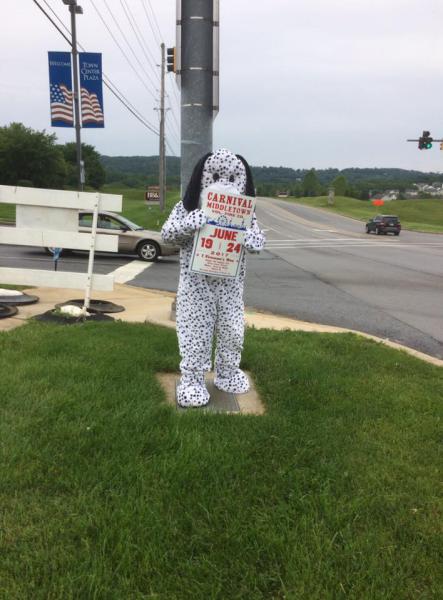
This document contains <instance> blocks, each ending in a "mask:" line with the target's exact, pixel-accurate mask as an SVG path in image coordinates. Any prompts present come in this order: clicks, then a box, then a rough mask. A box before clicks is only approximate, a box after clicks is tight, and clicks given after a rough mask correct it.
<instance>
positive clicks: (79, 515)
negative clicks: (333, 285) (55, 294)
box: [0, 322, 443, 600]
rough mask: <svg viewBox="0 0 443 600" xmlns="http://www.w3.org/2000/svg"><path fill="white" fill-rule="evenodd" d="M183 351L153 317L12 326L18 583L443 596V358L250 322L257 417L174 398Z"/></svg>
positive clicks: (5, 377) (6, 563)
mask: <svg viewBox="0 0 443 600" xmlns="http://www.w3.org/2000/svg"><path fill="white" fill-rule="evenodd" d="M178 363H179V356H178V352H177V344H176V337H175V332H174V331H173V330H168V329H163V328H160V327H155V326H148V325H134V324H125V323H117V322H116V323H109V324H107V323H101V324H94V323H86V324H84V325H78V326H71V327H69V328H64V327H63V326H52V325H46V324H41V323H31V324H28V325H26V326H24V327H21V328H18V329H15V330H13V331H10V332H7V333H2V334H1V335H0V382H1V388H0V389H1V393H0V397H1V403H0V407H1V415H0V449H1V460H2V464H1V474H2V475H1V478H0V506H1V507H2V511H1V520H2V521H1V529H0V536H1V538H0V543H1V546H2V547H1V556H2V559H1V561H0V582H1V583H0V589H1V593H0V596H1V597H2V598H7V599H8V600H16V599H17V600H18V599H20V600H24V599H32V600H39V599H42V600H43V599H45V600H46V599H47V598H53V599H59V598H60V599H61V598H63V600H65V599H71V598H72V599H74V598H79V599H83V598H84V599H90V598H91V599H92V598H96V599H106V600H114V599H115V600H121V599H131V600H142V599H143V600H144V599H147V598H153V599H154V598H155V599H161V600H188V599H189V600H200V599H201V600H208V599H221V600H225V599H227V600H236V599H238V600H245V599H246V600H249V599H251V600H256V599H257V600H258V599H264V600H271V599H283V598H285V599H290V600H305V599H306V600H329V599H341V598H343V599H349V598H352V599H355V600H362V599H373V600H380V599H388V598H389V599H392V600H394V599H395V600H403V599H404V600H406V599H408V600H409V599H410V600H416V599H422V600H425V599H426V600H428V599H431V598H432V599H434V598H435V599H437V598H441V589H442V586H443V581H442V576H441V555H439V553H440V552H441V549H442V545H441V542H442V540H441V503H440V502H439V496H438V490H439V487H438V486H439V483H440V480H441V474H440V475H439V472H438V471H439V466H441V455H440V457H439V451H440V450H441V445H440V444H441V417H442V409H441V399H442V397H443V371H442V370H441V369H438V368H437V367H433V366H431V365H429V364H426V363H423V362H420V361H418V360H417V359H414V358H412V357H410V356H407V355H406V354H404V353H401V352H398V351H395V350H392V349H389V348H386V347H383V346H380V345H378V344H376V343H375V342H372V341H369V340H363V339H361V338H358V337H356V336H354V335H352V334H345V335H326V334H323V335H320V334H309V333H296V332H290V331H284V332H271V331H265V330H262V331H258V330H249V331H248V332H247V335H246V343H245V351H244V355H243V366H244V367H245V368H247V369H249V370H251V371H252V373H253V374H254V377H255V379H256V383H257V386H258V388H259V390H260V392H261V394H262V397H263V398H264V400H265V403H266V405H267V410H268V414H267V415H266V416H264V417H246V416H243V417H240V416H229V415H205V414H203V413H202V412H200V411H198V410H196V411H191V412H187V413H186V414H177V412H176V411H175V410H174V409H173V408H170V407H168V406H166V405H165V404H164V402H163V400H164V396H163V392H162V390H161V388H160V386H159V384H158V383H157V381H156V379H155V373H156V372H157V371H177V369H178Z"/></svg>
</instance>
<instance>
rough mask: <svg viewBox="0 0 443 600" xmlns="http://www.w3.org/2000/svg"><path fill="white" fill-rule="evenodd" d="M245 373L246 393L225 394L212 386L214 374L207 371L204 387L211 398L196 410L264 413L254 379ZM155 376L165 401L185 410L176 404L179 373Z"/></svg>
mask: <svg viewBox="0 0 443 600" xmlns="http://www.w3.org/2000/svg"><path fill="white" fill-rule="evenodd" d="M247 375H248V377H249V381H250V383H251V389H250V390H249V392H247V393H246V394H227V393H226V392H222V391H220V390H218V389H217V388H216V387H215V386H214V374H213V373H208V374H207V375H206V387H207V389H208V392H209V394H210V396H211V399H210V401H209V404H208V406H205V407H202V408H200V409H198V410H201V411H203V412H207V413H225V414H241V415H264V414H265V412H266V411H265V407H264V405H263V403H262V401H261V399H260V396H259V395H258V392H257V390H256V389H255V385H254V380H253V379H252V377H251V374H250V373H247ZM156 377H157V379H158V381H159V383H160V385H161V386H162V387H163V389H164V391H165V393H166V401H167V403H168V404H170V405H171V406H175V407H176V408H177V410H178V411H179V412H180V413H182V412H183V413H185V412H187V411H188V410H189V409H187V408H181V407H179V406H177V402H176V386H177V384H178V382H179V379H180V375H179V374H177V373H157V375H156ZM191 410H192V409H191Z"/></svg>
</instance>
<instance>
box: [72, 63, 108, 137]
mask: <svg viewBox="0 0 443 600" xmlns="http://www.w3.org/2000/svg"><path fill="white" fill-rule="evenodd" d="M78 56H79V63H80V64H79V67H80V99H81V113H82V127H85V128H89V129H91V128H97V127H99V128H102V127H104V126H105V118H104V116H103V84H102V55H101V54H99V53H96V52H80V53H79V55H78Z"/></svg>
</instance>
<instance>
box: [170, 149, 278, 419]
mask: <svg viewBox="0 0 443 600" xmlns="http://www.w3.org/2000/svg"><path fill="white" fill-rule="evenodd" d="M215 182H216V183H217V185H219V186H226V187H227V188H229V189H230V190H231V192H232V190H233V189H234V190H235V192H236V193H238V194H240V195H241V194H244V195H248V196H255V190H254V184H253V181H252V175H251V171H250V168H249V165H248V163H247V162H246V161H245V159H244V158H243V157H241V156H238V155H235V154H232V152H230V151H229V150H225V149H220V150H217V152H215V153H210V154H207V155H205V156H204V157H203V158H202V159H201V160H200V161H199V162H198V163H197V165H196V167H195V169H194V171H193V174H192V176H191V179H190V182H189V185H188V188H187V190H186V193H185V196H184V198H183V201H181V202H178V203H177V204H176V205H175V207H174V208H173V210H172V212H171V214H170V216H169V218H168V220H167V221H166V223H165V224H164V226H163V228H162V232H161V234H162V238H163V240H164V241H165V242H172V243H174V244H177V245H179V246H180V281H179V286H178V293H177V335H178V342H179V349H180V356H181V359H182V360H181V362H180V371H181V378H180V383H179V385H178V387H177V402H178V404H179V405H180V406H183V407H197V406H204V405H206V404H207V403H208V402H209V392H208V390H207V389H206V386H205V372H206V371H210V370H211V355H212V340H213V336H214V334H215V336H216V351H215V378H214V384H215V386H216V387H217V388H219V389H220V390H223V391H225V392H232V393H236V394H241V393H245V392H247V391H248V390H249V381H248V378H247V376H246V375H245V373H243V371H241V370H240V368H239V365H240V359H241V351H242V349H243V335H244V304H243V286H244V279H245V272H246V264H245V254H244V253H243V256H242V259H241V265H240V270H239V275H238V277H237V278H235V279H229V278H222V277H212V276H208V275H201V274H199V273H192V272H190V271H189V267H190V262H191V256H192V248H193V243H194V234H195V233H196V231H198V230H199V229H200V228H201V227H203V225H204V224H205V223H206V216H205V214H204V212H203V211H202V210H201V209H200V208H199V199H200V194H201V192H202V191H203V190H204V189H205V188H207V187H209V186H210V185H214V183H215ZM265 241H266V240H265V236H264V234H263V232H262V231H261V230H260V229H259V227H258V224H257V219H256V217H255V214H254V216H253V220H252V225H251V228H250V229H247V230H246V233H245V239H244V247H245V248H246V250H248V251H249V252H251V253H256V252H260V250H262V249H263V247H264V245H265Z"/></svg>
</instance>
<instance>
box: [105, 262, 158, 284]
mask: <svg viewBox="0 0 443 600" xmlns="http://www.w3.org/2000/svg"><path fill="white" fill-rule="evenodd" d="M153 264H154V263H152V262H144V261H142V260H132V261H131V262H130V263H128V264H127V265H123V266H122V267H119V268H118V269H115V271H112V272H111V273H109V275H113V277H114V282H115V283H126V282H127V281H131V279H134V278H135V277H137V275H140V273H143V271H145V270H146V269H149V267H152V265H153Z"/></svg>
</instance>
